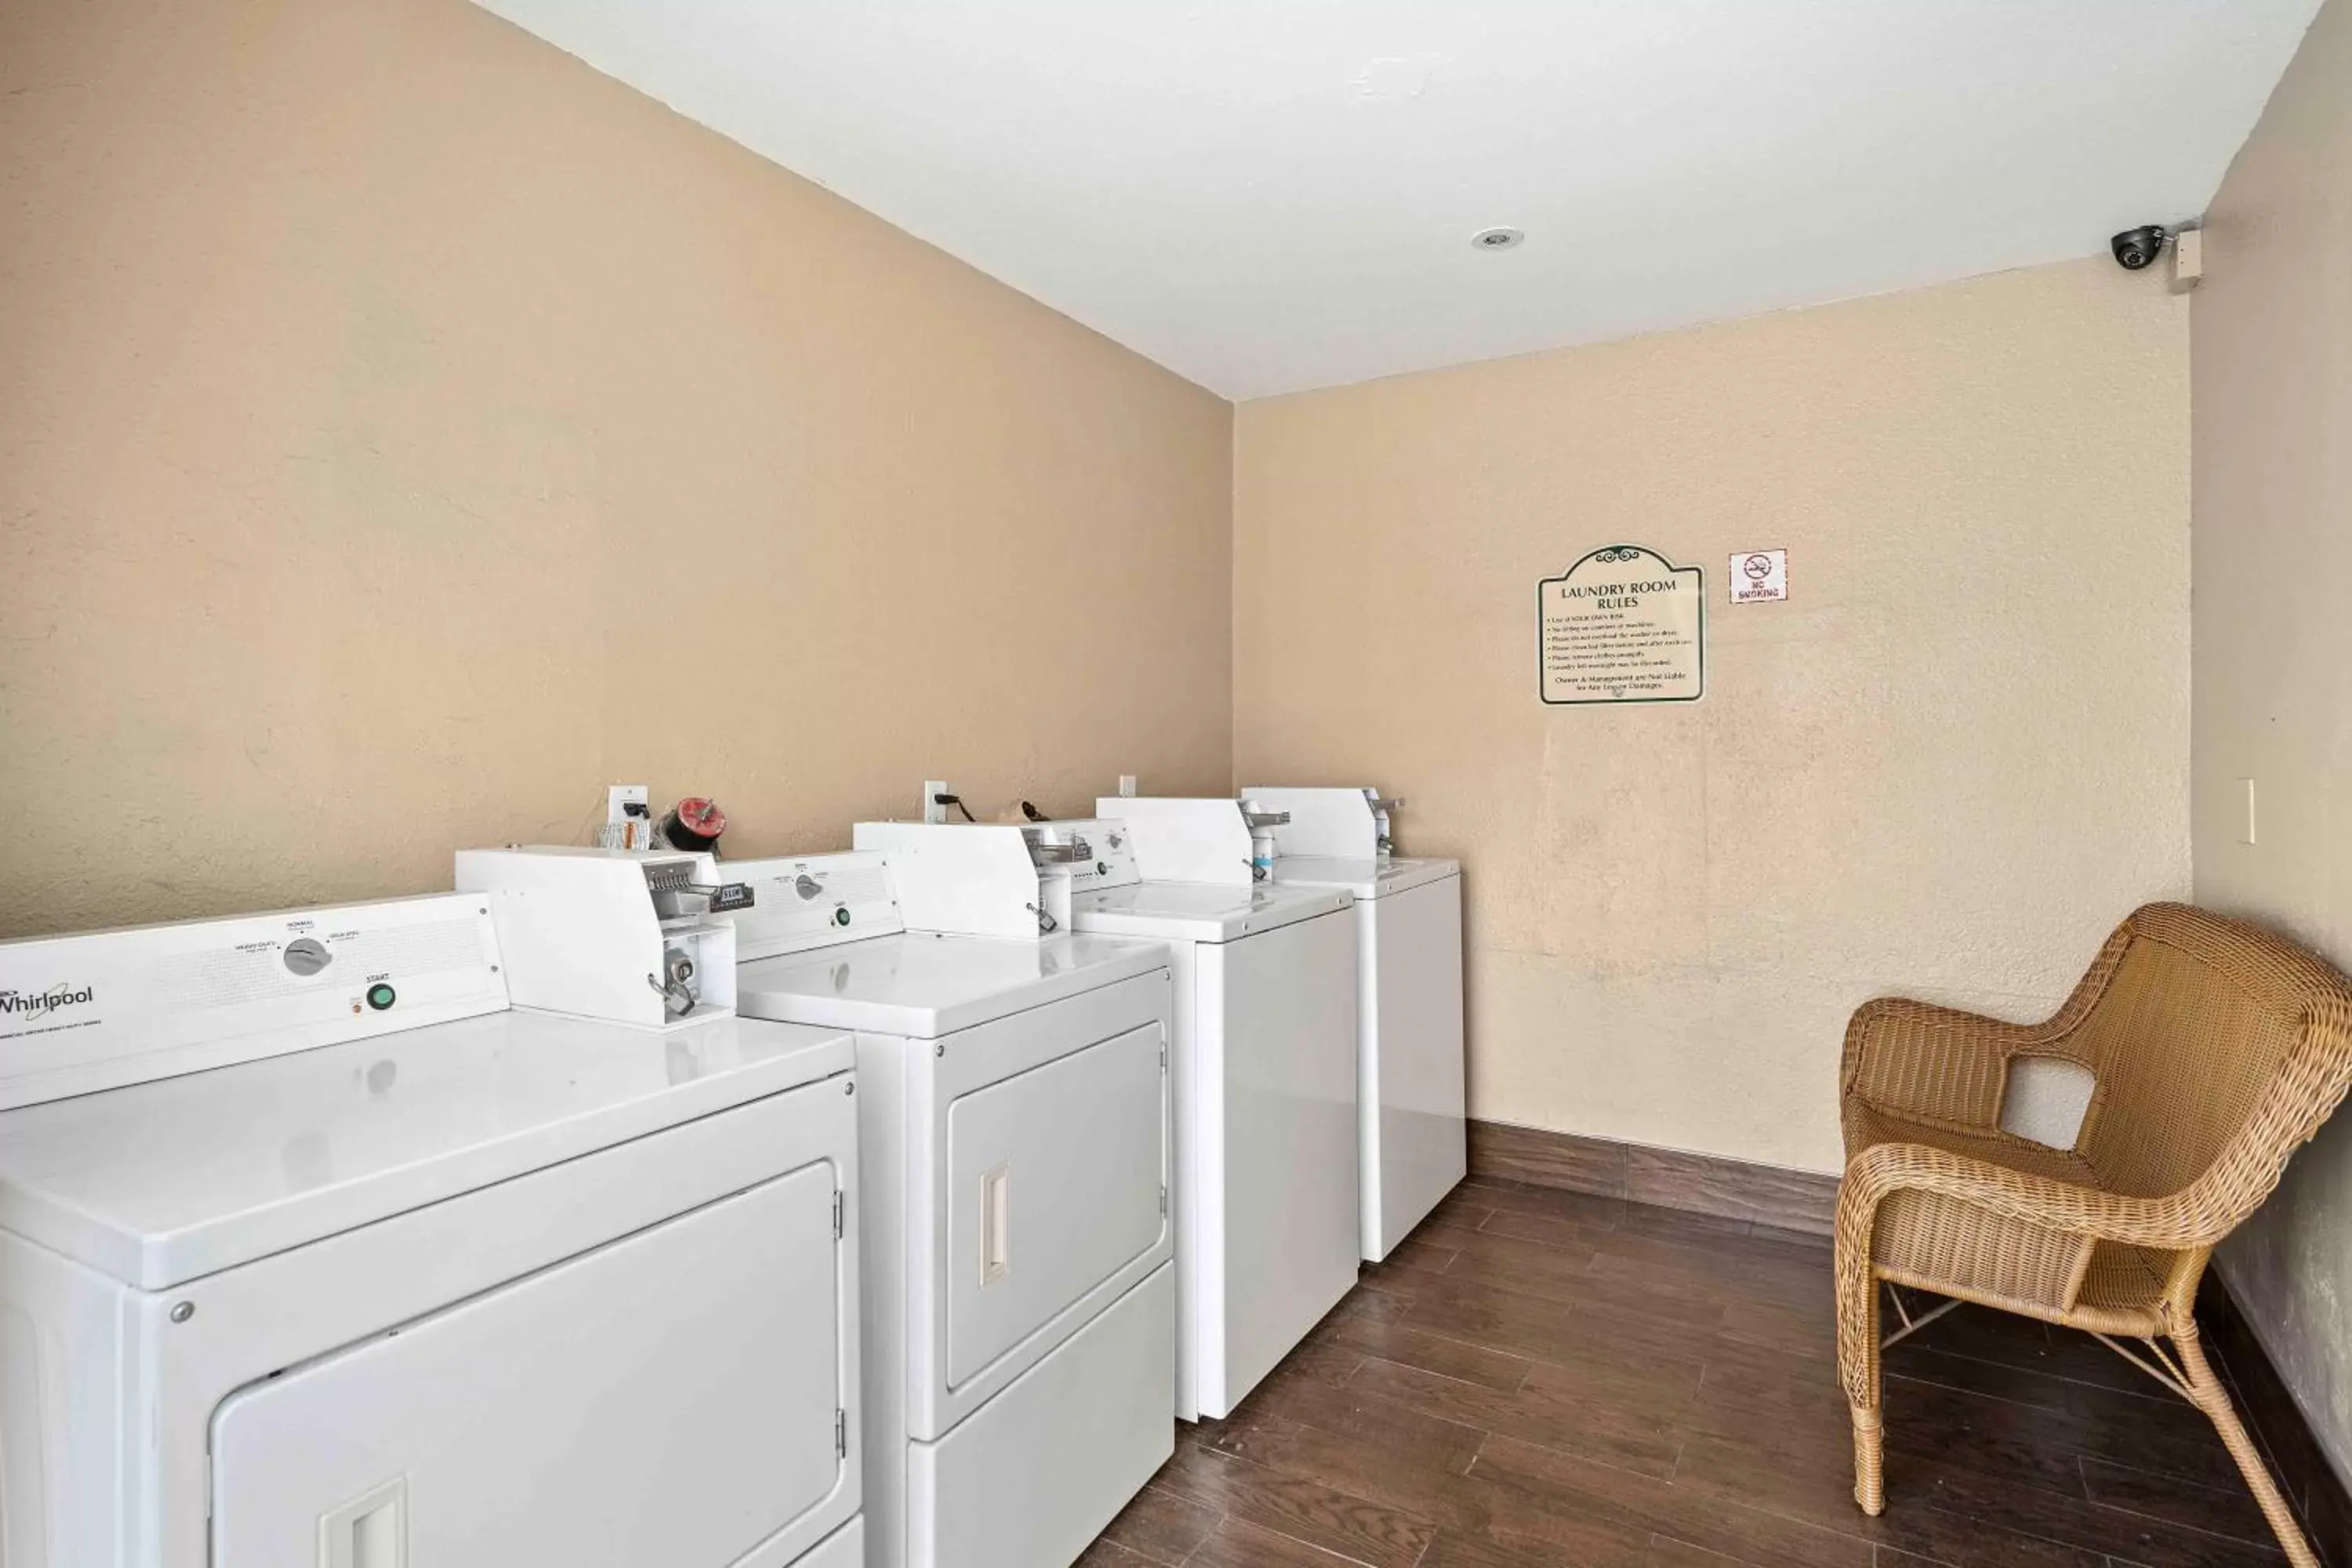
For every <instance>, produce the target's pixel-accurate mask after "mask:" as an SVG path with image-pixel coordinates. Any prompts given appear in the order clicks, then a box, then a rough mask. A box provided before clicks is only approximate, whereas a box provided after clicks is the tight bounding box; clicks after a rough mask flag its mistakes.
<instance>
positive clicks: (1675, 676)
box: [1536, 544, 1706, 705]
mask: <svg viewBox="0 0 2352 1568" xmlns="http://www.w3.org/2000/svg"><path fill="white" fill-rule="evenodd" d="M1536 618H1537V633H1536V658H1537V679H1538V682H1539V683H1540V689H1541V691H1542V695H1543V700H1545V701H1546V702H1549V703H1554V704H1558V705H1568V704H1572V703H1580V702H1695V701H1696V700H1698V695H1699V693H1700V692H1701V691H1703V690H1704V689H1706V574H1705V573H1703V572H1702V571H1701V570H1700V569H1699V568H1698V567H1696V566H1677V565H1675V563H1673V562H1671V561H1669V560H1667V559H1666V558H1665V557H1664V556H1663V555H1661V554H1659V553H1658V552H1656V551H1654V550H1645V549H1643V547H1642V546H1640V545H1638V544H1612V545H1609V546H1607V547H1605V548H1603V549H1600V550H1595V551H1593V552H1591V553H1590V554H1588V555H1586V556H1585V557H1584V558H1583V559H1582V560H1580V561H1579V562H1578V563H1576V564H1575V565H1573V566H1570V568H1569V569H1568V572H1567V574H1565V575H1563V576H1559V577H1547V578H1545V579H1544V580H1543V581H1542V582H1541V583H1539V584H1537V585H1536Z"/></svg>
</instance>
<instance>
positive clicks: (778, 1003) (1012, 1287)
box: [726, 828, 1175, 1568]
mask: <svg viewBox="0 0 2352 1568" xmlns="http://www.w3.org/2000/svg"><path fill="white" fill-rule="evenodd" d="M976 831H977V830H976ZM995 847H997V848H999V849H1001V850H1003V851H1005V852H1006V853H1007V855H1009V857H1010V858H1009V860H1008V861H1007V865H1008V868H1010V869H1011V870H1013V873H1014V881H1015V883H1016V887H1015V888H1014V890H1013V898H1014V900H1015V908H1016V909H1017V908H1018V905H1019V904H1021V903H1028V904H1032V905H1034V903H1035V902H1036V901H1037V900H1038V897H1039V886H1038V884H1039V880H1040V877H1039V873H1038V871H1037V870H1036V868H1034V865H1033V864H1032V862H1031V860H1030V858H1029V855H1028V853H1027V851H1026V849H1025V848H1024V841H1023V840H1022V838H1021V837H1020V836H1019V835H1018V833H1017V832H1016V831H1015V830H1013V829H1010V828H1007V829H1003V830H1001V837H999V839H998V841H997V843H996V846H995ZM726 874H727V875H728V876H729V877H730V878H734V879H741V880H743V881H745V882H747V883H749V885H750V886H751V889H752V890H753V892H754V894H755V898H756V901H755V903H754V904H753V906H752V907H751V909H750V910H745V911H742V912H740V913H739V914H738V915H737V916H736V917H735V919H736V932H737V940H738V953H739V956H740V957H741V958H743V959H744V960H745V962H743V963H740V965H739V966H738V967H737V969H736V973H735V995H736V1005H738V1006H739V1007H740V1008H741V1009H742V1010H743V1011H744V1012H746V1013H748V1014H751V1015H754V1016H760V1017H765V1018H779V1019H790V1020H794V1021H798V1022H802V1023H808V1024H814V1025H821V1026H826V1027H833V1028H846V1029H854V1030H856V1040H857V1062H858V1081H859V1086H860V1087H859V1091H858V1100H859V1104H860V1107H861V1109H862V1120H861V1123H860V1133H861V1137H862V1139H863V1143H862V1149H863V1152H864V1155H865V1163H864V1167H863V1168H864V1173H865V1174H864V1183H865V1185H864V1188H863V1194H862V1201H863V1205H864V1213H865V1220H866V1225H865V1232H864V1236H865V1259H866V1297H865V1300H866V1336H865V1343H866V1411H867V1419H866V1486H867V1508H866V1522H867V1526H868V1529H869V1531H871V1542H870V1545H869V1548H868V1561H869V1563H871V1564H873V1565H874V1568H1065V1565H1066V1564H1068V1563H1072V1562H1074V1561H1076V1559H1077V1557H1078V1556H1079V1555H1080V1554H1081V1553H1082V1552H1085V1551H1086V1550H1087V1546H1088V1545H1089V1544H1090V1543H1091V1542H1093V1541H1094V1539H1095V1537H1096V1536H1097V1534H1098V1533H1100V1531H1102V1529H1103V1527H1104V1526H1105V1525H1107V1524H1108V1523H1109V1522H1110V1521H1111V1520H1112V1518H1113V1517H1115V1516H1116V1515H1117V1514H1118V1511H1119V1510H1120V1509H1121V1508H1123V1507H1124V1506H1125V1505H1126V1504H1127V1502H1128V1501H1129V1499H1131V1498H1132V1497H1134V1495H1135V1494H1136V1493H1137V1492H1138V1491H1139V1490H1141V1489H1142V1488H1143V1485H1144V1483H1145V1482H1146V1481H1148V1480H1150V1479H1151V1477H1152V1475H1153V1474H1154V1473H1155V1472H1156V1471H1157V1470H1158V1469H1159V1468H1160V1465H1161V1464H1162V1463H1164V1462H1165V1461H1166V1460H1167V1459H1168V1458H1169V1456H1170V1455H1171V1454H1172V1453H1173V1452H1174V1447H1175V1443H1174V1434H1175V1424H1174V1422H1173V1421H1172V1420H1171V1405H1172V1402H1173V1397H1174V1395H1173V1389H1174V1381H1175V1327H1174V1314H1175V1280H1174V1265H1173V1262H1172V1258H1173V1242H1172V1238H1171V1226H1170V1222H1169V1219H1168V1214H1167V1187H1168V1180H1169V1176H1168V1160H1169V1155H1168V1131H1167V1129H1168V1100H1167V1094H1168V1089H1167V1053H1166V1044H1167V1038H1168V1015H1169V975H1168V956H1167V952H1166V950H1165V949H1163V948H1161V947H1160V946H1159V945H1158V944H1156V943H1149V942H1114V941H1108V940H1105V939H1102V938H1099V937H1072V936H1069V935H1067V934H1062V935H1058V936H1054V937H1051V938H1044V937H1041V936H1040V934H1039V931H1038V921H1037V920H1036V918H1035V915H1034V911H1032V912H1029V913H1025V914H1024V915H1023V917H1022V920H1021V921H1018V922H1015V926H1016V929H1020V930H1024V931H1025V933H1026V934H1025V935H1024V936H1022V937H1017V938H1011V939H1005V938H984V937H964V936H955V935H939V934H925V933H921V932H910V931H907V930H906V929H905V926H906V925H907V924H908V921H905V920H904V919H902V916H901V909H900V905H901V901H902V900H900V899H899V898H896V897H894V895H893V888H892V877H891V873H890V870H889V869H888V868H886V866H885V865H884V863H883V859H882V858H881V857H880V856H878V855H874V854H848V855H827V856H815V857H810V858H801V859H782V860H769V861H751V862H745V861H730V862H728V863H727V865H726ZM1023 883H1025V890H1024V889H1022V888H1021V887H1019V886H1018V885H1017V884H1023Z"/></svg>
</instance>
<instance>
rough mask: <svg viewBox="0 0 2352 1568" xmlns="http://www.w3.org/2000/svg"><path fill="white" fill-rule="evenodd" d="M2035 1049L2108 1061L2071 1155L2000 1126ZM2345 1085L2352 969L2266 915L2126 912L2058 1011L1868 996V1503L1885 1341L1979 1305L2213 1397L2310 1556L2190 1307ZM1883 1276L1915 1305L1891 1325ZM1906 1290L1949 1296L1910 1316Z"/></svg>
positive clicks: (1858, 1138)
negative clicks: (2016, 1020)
mask: <svg viewBox="0 0 2352 1568" xmlns="http://www.w3.org/2000/svg"><path fill="white" fill-rule="evenodd" d="M2022 1057H2047V1058H2061V1059H2063V1060H2066V1061H2071V1062H2074V1063H2076V1064H2078V1065H2080V1066H2081V1067H2083V1068H2086V1069H2088V1070H2089V1071H2090V1072H2091V1073H2092V1074H2093V1075H2094V1078H2095V1089H2093V1091H2092V1095H2091V1102H2090V1109H2089V1111H2088V1113H2087V1114H2086V1115H2085V1117H2084V1121H2083V1124H2082V1128H2081V1131H2079V1133H2078V1134H2077V1135H2076V1138H2075V1142H2074V1147H2073V1148H2072V1149H2053V1148H2051V1147H2048V1146H2047V1145H2045V1144H2042V1143H2038V1142H2032V1141H2031V1140H2028V1139H2025V1138H2021V1137H2017V1136H2014V1135H2012V1134H2011V1133H2008V1132H2005V1131H2002V1130H2001V1128H2000V1114H2001V1102H2002V1097H2003V1095H2004V1093H2005V1091H2006V1088H2007V1084H2008V1074H2009V1068H2010V1064H2011V1062H2012V1061H2015V1060H2017V1059H2018V1058H2022ZM2347 1082H2352V983H2347V981H2346V979H2345V977H2344V976H2343V975H2341V974H2338V973H2336V971H2335V970H2333V969H2331V968H2329V967H2328V966H2327V965H2326V964H2325V963H2321V962H2320V961H2319V960H2318V959H2316V958H2315V957H2313V956H2312V955H2311V954H2309V953H2307V952H2304V951H2303V950H2302V949H2300V948H2297V947H2294V946H2293V945H2291V944H2290V943H2288V942H2283V941H2281V940H2279V939H2278V938H2276V937H2273V936H2271V935H2269V934H2268V933H2267V932H2264V931H2258V930H2256V929H2254V928H2253V927H2252V926H2248V925H2245V924H2242V923H2241V922H2239V921H2231V920H2225V919H2223V918H2222V917H2221V916H2219V915H2214V914H2209V913H2207V912H2205V911H2204V910H2197V909H2191V908H2189V907H2187V906H2185V905H2181V904H2150V905H2149V906H2147V908H2145V909H2142V910H2138V911H2137V912H2136V913H2134V914H2133V915H2132V917H2131V918H2130V919H2129V920H2126V921H2124V923H2123V924H2122V925H2121V926H2120V927H2118V928H2117V929H2116V933H2115V934H2114V935H2113V936H2111V937H2109V938H2108V939H2107V942H2106V945H2105V947H2104V948H2102V949H2101V950H2100V952H2099V956H2098V959H2097V961H2096V962H2095V963H2093V964H2092V965H2091V971H2090V973H2088V974H2085V975H2084V977H2083V980H2082V984H2079V985H2077V986H2076V987H2075V988H2074V994H2073V995H2072V996H2070V997H2068V998H2067V1000H2066V1004H2065V1005H2064V1006H2063V1007H2061V1008H2060V1009H2059V1010H2058V1012H2057V1015H2056V1016H2054V1017H2053V1018H2051V1019H2050V1020H2049V1022H2047V1023H2044V1024H2004V1023H1998V1022H1995V1021H1994V1020H1992V1019H1990V1018H1979V1017H1977V1016H1973V1015H1971V1014H1967V1013H1959V1012H1954V1011H1952V1010H1951V1009H1948V1008H1944V1007H1936V1006H1930V1005H1927V1004H1925V1003H1920V1002H1910V1001H1903V1000H1899V999H1887V1000H1881V1001H1876V1002H1871V1003H1868V1004H1866V1005H1864V1006H1863V1007H1862V1009H1861V1010H1860V1011H1858V1012H1857V1013H1855V1014H1854V1016H1853V1022H1852V1023H1851V1024H1850V1025H1849V1026H1847V1028H1846V1036H1845V1059H1844V1066H1843V1072H1842V1074H1841V1089H1842V1094H1843V1104H1842V1107H1841V1113H1842V1117H1843V1122H1844V1127H1845V1147H1846V1168H1845V1177H1844V1180H1843V1182H1842V1183H1841V1184H1840V1185H1839V1189H1838V1201H1837V1221H1836V1239H1837V1262H1836V1269H1837V1302H1838V1373H1839V1376H1840V1378H1841V1380H1842V1381H1843V1383H1844V1384H1845V1391H1846V1397H1847V1400H1848V1401H1849V1403H1850V1404H1851V1405H1853V1448H1854V1500H1855V1501H1857V1502H1859V1503H1860V1504H1861V1505H1862V1508H1863V1511H1864V1512H1865V1513H1872V1514H1875V1513H1878V1512H1879V1511H1881V1510H1883V1509H1884V1508H1885V1487H1884V1483H1883V1479H1882V1471H1881V1464H1882V1459H1881V1441H1882V1436H1883V1432H1882V1427H1881V1422H1880V1404H1879V1374H1878V1361H1879V1352H1880V1351H1881V1350H1883V1349H1884V1348H1885V1345H1887V1344H1891V1343H1893V1342H1895V1340H1896V1339H1900V1338H1901V1337H1903V1335H1904V1334H1906V1333H1909V1332H1911V1331H1913V1330H1914V1329H1916V1328H1918V1327H1920V1326H1923V1325H1924V1324H1925V1323H1926V1322H1927V1321H1928V1320H1929V1319H1930V1318H1933V1317H1937V1316H1941V1315H1942V1314H1943V1313H1944V1312H1947V1311H1949V1310H1951V1309H1952V1308H1954V1307H1957V1306H1958V1305H1959V1304H1960V1303H1961V1302H1963V1301H1974V1302H1978V1303H1980V1304H1981V1305H1984V1306H1988V1307H1998V1308H2000V1309H2002V1310H2006V1311H2011V1312H2021V1313H2023V1314H2024V1315H2026V1316H2027V1317H2032V1318H2039V1319H2041V1320H2042V1321H2044V1322H2050V1323H2060V1324H2063V1325H2065V1326H2067V1327H2069V1328H2076V1329H2085V1330H2088V1331H2090V1332H2092V1333H2093V1334H2095V1335H2097V1336H2098V1337H2099V1338H2100V1339H2101V1340H2102V1341H2104V1342H2105V1343H2106V1344H2107V1345H2108V1347H2109V1348H2111V1349H2113V1350H2114V1351H2116V1352H2117V1353H2118V1354H2120V1355H2122V1356H2124V1357H2125V1358H2126V1360H2129V1361H2131V1362H2132V1363H2134V1364H2136V1365H2137V1366H2138V1367H2139V1368H2140V1369H2141V1370H2142V1371H2144V1372H2146V1373H2148V1374H2149V1375H2150V1376H2152V1377H2154V1378H2155V1379H2156V1380H2157V1381H2158V1382H2159V1383H2161V1384H2164V1385H2165V1386H2166V1387H2168V1388H2170V1389H2171V1390H2172V1391H2173V1392H2175V1393H2176V1394H2180V1395H2181V1396H2182V1397H2184V1398H2186V1399H2188V1400H2189V1402H2190V1403H2191V1404H2193V1405H2196V1406H2197V1407H2198V1408H2199V1409H2200V1410H2202V1411H2204V1412H2205V1414H2206V1415H2208V1416H2210V1417H2211V1419H2212V1422H2213V1425H2214V1426H2215V1427H2216V1428H2217V1429H2218V1430H2219V1431H2220V1432H2221V1440H2222V1442H2223V1443H2225V1444H2227V1445H2228V1447H2229V1449H2230V1452H2231V1455H2232V1456H2233V1457H2235V1458H2236V1459H2237V1461H2238V1466H2239V1468H2240V1469H2242V1470H2243V1471H2244V1472H2245V1477H2246V1482H2247V1485H2248V1486H2250V1487H2251V1488H2252V1489H2253V1493H2254V1498H2255V1500H2256V1501H2257V1502H2259V1503H2260V1504H2261V1505H2262V1510H2263V1514H2264V1515H2266V1516H2267V1517H2268V1519H2269V1520H2270V1522H2271V1526H2272V1528H2273V1530H2274V1531H2277V1533H2278V1538H2279V1542H2280V1543H2281V1544H2282V1545H2283V1546H2284V1548H2285V1549H2286V1554H2287V1556H2288V1558H2289V1560H2290V1561H2291V1562H2293V1563H2295V1564H2298V1565H2299V1568H2315V1565H2316V1563H2317V1559H2316V1558H2315V1556H2314V1555H2313V1553H2312V1552H2311V1549H2310V1547H2309V1546H2308V1545H2307V1544H2306V1543H2305V1541H2304V1539H2303V1534H2302V1531H2300V1530H2299V1529H2297V1527H2296V1525H2295V1522H2294V1516H2293V1515H2292V1514H2290V1513H2289V1512H2288V1510H2287V1507H2286V1504H2285V1503H2284V1501H2283V1500H2281V1498H2280V1496H2279V1491H2278V1488H2277V1487H2276V1486H2274V1485H2273V1483H2272V1481H2271V1478H2270V1475H2269V1473H2268V1471H2266V1470H2265V1469H2264V1468H2263V1461H2262V1458H2261V1457H2260V1455H2259V1454H2258V1453H2257V1451H2256V1450H2255V1447H2254V1446H2253V1444H2252V1441H2251V1440H2249V1438H2248V1437H2247V1436H2246V1429H2245V1427H2244V1426H2243V1425H2242V1424H2241V1423H2240V1421H2239V1420H2238V1416H2237V1413H2236V1412H2235V1411H2234V1410H2232V1409H2231V1406H2230V1399H2229V1395H2228V1394H2226V1393H2225V1392H2224V1391H2223V1389H2222V1385H2221V1383H2220V1382H2219V1381H2218V1380H2217V1379H2216V1378H2215V1377H2214V1375H2213V1370H2212V1367H2211V1366H2210V1363H2208V1362H2207V1361H2206V1359H2205V1352H2204V1351H2203V1350H2202V1349H2201V1348H2200V1345H2199V1344H2198V1337H2197V1320H2196V1318H2195V1317H2194V1316H2193V1315H2192V1313H2191V1307H2192V1304H2193V1303H2194V1301H2195V1300H2196V1297H2197V1286H2198V1281H2199V1280H2200V1279H2201V1278H2202V1277H2203V1275H2204V1272H2205V1265H2206V1261H2207V1259H2209V1258H2210V1257H2211V1256H2212V1251H2213V1247H2214V1245H2215V1244H2216V1243H2217V1242H2219V1241H2220V1240H2221V1238H2222V1237H2225V1236H2227V1235H2229V1234H2230V1232H2231V1230H2232V1229H2233V1228H2235V1227H2236V1226H2237V1225H2238V1224H2239V1222H2240V1221H2242V1220H2243V1219H2244V1218H2245V1217H2246V1216H2247V1215H2250V1214H2252V1213H2253V1212H2254V1210H2255V1209H2256V1208H2257V1207H2258V1206H2259V1205H2261V1204H2262V1202H2263V1199H2264V1198H2265V1197H2267V1196H2268V1195H2269V1194H2270V1192H2271V1189H2272V1188H2273V1187H2274V1186H2276V1185H2277V1184H2278V1179H2279V1173H2280V1172H2281V1170H2282V1169H2283V1168H2284V1165H2285V1163H2286V1160H2287V1157H2288V1156H2289V1155H2290V1154H2292V1153H2293V1152H2294V1151H2295V1149H2296V1148H2297V1147H2299V1146H2300V1145H2301V1144H2303V1143H2304V1142H2306V1141H2307V1140H2308V1139H2309V1138H2310V1137H2311V1136H2312V1134H2313V1133H2314V1132H2315V1131H2318V1129H2319V1125H2320V1123H2321V1122H2323V1121H2326V1119H2327V1116H2328V1114H2329V1112H2331V1111H2333V1110H2335V1109H2336V1104H2337V1102H2338V1101H2339V1100H2342V1099H2343V1098H2344V1093H2345V1089H2346V1087H2347ZM1882 1282H1884V1283H1885V1285H1887V1286H1890V1287H1893V1288H1894V1289H1893V1290H1892V1291H1891V1292H1889V1294H1891V1295H1892V1297H1893V1300H1894V1303H1895V1310H1896V1311H1897V1313H1898V1314H1900V1316H1901V1318H1902V1322H1903V1326H1902V1327H1901V1328H1900V1329H1899V1330H1898V1331H1896V1332H1895V1334H1893V1335H1891V1336H1889V1337H1887V1338H1885V1339H1884V1340H1882V1338H1881V1336H1880V1330H1879V1309H1880V1297H1881V1294H1882V1291H1881V1284H1882ZM1903 1289H1917V1290H1923V1291H1930V1292H1933V1293H1935V1294H1936V1295H1938V1296H1941V1297H1946V1298H1949V1300H1945V1301H1944V1302H1942V1303H1941V1304H1940V1305H1938V1306H1937V1308H1936V1309H1935V1310H1933V1311H1932V1312H1929V1313H1926V1314H1923V1315H1920V1316H1917V1317H1914V1316H1913V1315H1912V1313H1911V1310H1910V1308H1909V1307H1908V1305H1907V1304H1906V1302H1905V1301H1904V1300H1903V1299H1902V1295H1901V1291H1902V1290H1903ZM2125 1340H2139V1341H2141V1342H2144V1343H2145V1344H2146V1346H2147V1352H2146V1353H2145V1354H2143V1353H2141V1352H2138V1351H2137V1350H2135V1349H2133V1348H2130V1347H2127V1346H2126V1345H2125V1344H2124V1343H2122V1341H2125ZM2165 1340H2169V1341H2170V1342H2171V1343H2172V1345H2173V1347H2174V1351H2175V1352H2177V1356H2176V1355H2175V1354H2168V1353H2167V1352H2166V1350H2165V1348H2164V1345H2163V1344H2162V1343H2161V1342H2162V1341H2165Z"/></svg>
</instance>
